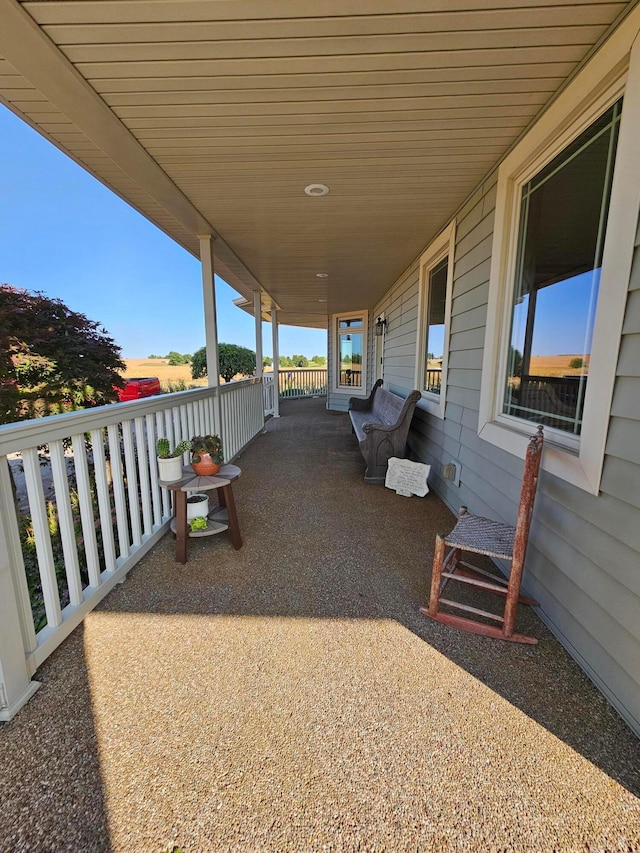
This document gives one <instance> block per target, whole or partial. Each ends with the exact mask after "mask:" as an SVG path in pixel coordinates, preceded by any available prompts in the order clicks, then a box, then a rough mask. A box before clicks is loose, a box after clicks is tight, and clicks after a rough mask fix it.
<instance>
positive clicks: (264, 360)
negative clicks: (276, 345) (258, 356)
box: [262, 355, 273, 367]
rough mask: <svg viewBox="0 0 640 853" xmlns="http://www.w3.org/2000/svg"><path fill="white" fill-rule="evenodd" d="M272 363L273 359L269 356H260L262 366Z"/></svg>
mask: <svg viewBox="0 0 640 853" xmlns="http://www.w3.org/2000/svg"><path fill="white" fill-rule="evenodd" d="M272 364H273V359H272V358H271V357H270V356H268V355H264V356H263V357H262V366H263V367H271V365H272Z"/></svg>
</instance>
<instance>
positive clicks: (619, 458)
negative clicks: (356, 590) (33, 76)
mask: <svg viewBox="0 0 640 853" xmlns="http://www.w3.org/2000/svg"><path fill="white" fill-rule="evenodd" d="M495 203H496V180H495V179H493V180H488V181H487V182H486V183H485V184H483V185H482V186H481V187H479V188H478V190H477V191H476V193H475V194H474V195H473V196H472V197H471V198H470V199H469V201H468V202H467V204H466V205H465V207H464V208H463V209H462V210H461V211H460V213H459V214H458V216H457V229H456V247H455V261H454V282H453V293H452V315H451V329H450V339H449V369H448V376H447V389H446V405H445V417H444V419H440V418H438V417H436V416H435V415H433V414H430V413H429V412H428V411H427V410H426V408H425V407H424V405H422V404H421V403H419V404H418V406H417V408H416V413H415V416H414V418H413V422H412V427H411V431H410V435H409V442H408V443H409V450H410V454H411V456H412V457H413V458H415V459H418V460H420V461H423V462H426V463H428V464H430V465H431V476H430V485H431V487H432V488H433V489H434V490H435V491H436V492H437V493H438V494H439V495H440V496H441V498H442V499H443V500H444V501H445V503H446V504H447V505H448V506H449V507H450V508H451V510H452V511H454V512H457V510H458V509H459V507H460V506H461V505H466V506H468V507H469V509H470V511H472V512H474V513H477V514H481V515H489V516H491V517H493V518H500V519H502V520H504V521H507V522H510V523H515V517H516V512H517V504H518V499H519V492H520V484H521V477H522V460H520V459H518V458H516V457H515V456H513V455H512V454H510V453H507V452H506V451H503V450H501V449H500V448H499V447H496V446H495V445H493V444H490V443H488V442H486V441H484V440H482V439H480V438H479V437H478V432H477V429H478V410H479V400H480V384H481V377H482V362H483V351H484V339H485V325H486V319H487V303H488V296H489V276H490V270H491V246H492V237H493V223H494V214H495ZM639 244H640V239H639V238H638V233H637V235H636V247H635V254H634V262H633V268H632V275H631V280H630V285H629V295H628V301H627V308H626V314H625V321H624V326H623V335H622V340H621V346H620V354H619V359H618V368H617V376H616V383H615V387H614V395H613V402H612V408H611V419H610V428H609V433H608V440H607V445H606V455H605V460H604V469H603V475H602V481H601V493H600V494H599V495H598V496H595V495H592V494H589V493H587V492H585V491H582V490H581V489H578V488H576V487H575V486H572V485H571V484H569V483H567V482H565V481H563V480H561V479H559V478H557V477H555V476H553V475H550V474H548V473H547V472H544V473H543V475H542V476H541V478H540V484H539V489H538V496H537V500H536V511H535V514H534V520H533V525H532V529H531V537H530V544H529V551H528V556H527V564H526V570H525V576H524V584H523V588H524V590H525V591H526V593H527V594H529V595H531V596H532V597H534V598H536V599H537V600H538V601H539V602H540V607H539V613H540V616H541V618H542V619H543V620H544V621H545V623H546V624H547V625H548V626H549V627H550V629H551V630H552V631H553V633H554V634H555V635H556V636H557V637H558V639H559V640H560V641H561V642H562V643H563V644H564V645H565V646H566V647H567V649H568V650H569V651H570V653H571V654H572V655H573V656H574V658H575V659H576V660H577V661H578V663H579V664H580V665H581V666H582V667H583V668H584V670H585V671H586V672H587V674H588V675H589V676H590V677H591V678H592V679H593V681H594V682H595V683H596V684H597V685H598V687H599V688H600V689H601V690H602V692H603V693H604V694H605V695H606V696H607V697H608V698H609V700H610V701H611V702H612V704H613V705H614V706H615V707H616V708H617V710H618V711H619V713H620V714H621V715H622V716H623V717H624V718H625V720H626V721H627V722H628V723H629V725H630V726H631V727H632V728H633V729H634V730H635V731H636V732H637V733H638V734H640V618H638V614H640V524H639V523H638V521H639V518H640V516H639V515H638V510H639V509H640V441H639V439H640V245H639ZM418 288H419V264H418V262H417V261H416V262H415V263H414V264H413V265H412V266H411V267H410V269H409V270H408V271H407V272H406V273H405V274H404V275H403V276H402V277H401V278H400V279H398V281H397V282H396V283H395V284H394V285H393V287H392V288H391V289H390V291H389V292H388V294H387V295H386V296H385V298H384V299H383V301H382V302H381V303H380V304H379V305H378V306H376V311H377V312H380V311H385V312H386V315H387V317H388V319H389V326H388V333H387V339H386V341H385V361H384V367H385V370H384V379H385V383H386V384H387V385H388V386H389V387H390V388H392V389H393V390H396V391H398V392H400V393H406V392H407V391H408V390H410V389H411V388H412V387H413V385H414V376H415V353H416V352H417V351H418V341H417V329H418V318H417V304H418ZM452 459H455V460H457V461H458V462H460V463H461V466H462V469H461V471H462V475H461V482H460V486H459V487H456V486H454V485H453V484H452V483H451V482H450V481H447V480H444V479H443V477H442V469H443V465H444V464H446V463H447V462H449V461H450V460H452ZM452 522H453V519H452Z"/></svg>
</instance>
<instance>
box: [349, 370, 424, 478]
mask: <svg viewBox="0 0 640 853" xmlns="http://www.w3.org/2000/svg"><path fill="white" fill-rule="evenodd" d="M419 399H420V392H419V391H412V392H411V393H410V394H409V395H408V396H407V397H406V398H402V397H400V396H398V394H393V393H392V392H391V391H387V389H386V388H383V387H382V379H378V381H377V382H376V384H375V385H374V386H373V389H372V391H371V394H370V395H369V396H368V397H367V399H366V400H363V399H362V397H351V399H350V400H349V417H350V418H351V426H352V428H353V432H354V433H355V434H356V437H357V439H358V442H359V444H360V451H361V453H362V455H363V456H364V460H365V462H366V463H367V469H366V471H365V472H364V481H365V483H384V480H385V476H386V474H387V463H388V462H389V459H390V458H391V457H392V456H398V457H400V458H401V459H402V458H404V455H405V447H406V444H407V434H408V432H409V426H410V425H411V418H412V417H413V411H414V409H415V407H416V403H417V402H418V400H419Z"/></svg>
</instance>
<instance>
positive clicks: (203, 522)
mask: <svg viewBox="0 0 640 853" xmlns="http://www.w3.org/2000/svg"><path fill="white" fill-rule="evenodd" d="M189 527H190V528H191V530H194V531H195V530H206V529H207V519H206V518H205V517H204V515H198V516H196V517H195V518H192V519H191V521H190V522H189Z"/></svg>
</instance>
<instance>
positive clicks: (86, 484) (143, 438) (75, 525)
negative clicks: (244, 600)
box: [0, 379, 264, 720]
mask: <svg viewBox="0 0 640 853" xmlns="http://www.w3.org/2000/svg"><path fill="white" fill-rule="evenodd" d="M216 393H217V391H216V389H211V388H203V389H198V390H194V391H184V392H179V393H176V394H167V395H162V396H158V397H150V398H148V399H147V400H144V401H140V402H133V403H122V404H115V405H112V406H101V407H99V408H96V409H92V410H89V411H83V412H73V413H70V414H64V415H57V416H55V417H49V418H41V419H37V420H32V421H26V422H24V423H17V424H9V425H6V426H2V427H0V720H9V719H11V717H12V716H13V715H14V714H15V713H16V711H17V710H18V709H19V708H20V707H22V705H23V704H24V703H25V702H26V701H27V700H28V699H29V697H30V696H31V695H32V694H33V692H35V690H36V689H37V687H38V685H37V683H35V682H32V681H31V676H32V675H33V673H34V672H35V670H36V669H37V668H38V666H40V664H41V663H42V662H43V661H44V660H45V659H46V658H47V657H48V656H49V655H50V654H51V652H52V651H53V650H54V649H55V648H56V647H57V646H58V645H59V644H60V643H61V642H62V641H63V640H64V639H65V637H67V636H68V635H69V634H70V633H71V631H72V630H73V629H74V628H75V627H76V626H77V625H78V624H79V623H80V622H81V621H82V619H83V618H84V616H85V615H86V614H87V613H88V612H90V611H91V610H93V608H94V607H95V606H96V605H97V604H98V602H99V601H100V600H101V599H102V598H104V596H105V595H106V594H107V593H108V592H109V590H111V589H112V587H113V586H114V585H115V584H116V583H118V582H120V581H122V580H124V578H125V576H126V574H127V572H128V571H129V570H130V569H131V568H132V567H133V566H134V565H135V564H136V563H137V562H138V561H139V560H140V559H141V557H142V556H143V555H144V554H145V553H146V552H147V551H148V550H149V549H150V548H151V547H152V546H153V545H154V544H155V543H156V542H157V541H158V539H159V538H160V537H161V536H162V535H163V534H164V533H165V532H166V530H167V529H168V524H169V520H170V513H171V506H170V500H169V495H168V493H167V491H166V490H163V489H160V487H159V486H158V472H157V464H156V459H155V457H156V453H155V444H156V439H157V438H158V437H159V436H162V435H164V436H167V437H168V438H169V440H170V441H171V442H172V444H173V443H176V442H177V441H179V440H180V439H183V438H184V439H188V438H190V437H191V436H192V435H195V434H198V433H199V434H206V433H219V434H220V435H221V437H222V441H223V447H224V450H225V460H226V461H230V460H231V459H232V458H233V457H234V456H235V455H236V454H237V453H238V452H239V451H240V450H241V449H242V447H244V446H245V445H246V444H247V442H248V441H250V440H251V439H252V438H253V436H254V435H256V434H257V433H258V432H260V430H262V429H263V427H264V411H263V391H262V385H261V382H260V380H259V379H251V380H245V381H241V382H233V383H230V384H229V385H227V386H224V387H222V388H221V389H220V415H221V420H222V423H221V424H220V423H217V419H216V408H217V406H216V405H215V397H216ZM43 445H46V446H47V447H48V452H47V453H46V454H44V453H42V452H39V451H38V448H42V446H43ZM185 461H187V460H186V459H185ZM34 601H37V603H36V605H35V607H34Z"/></svg>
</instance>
